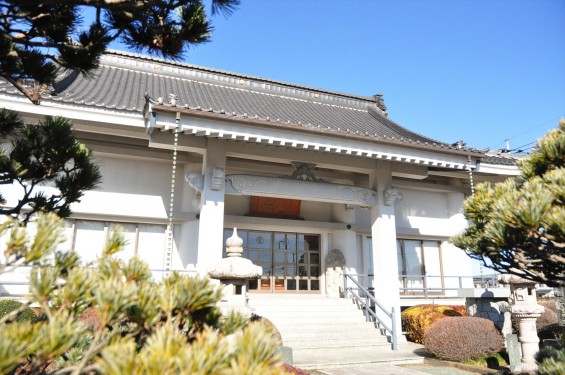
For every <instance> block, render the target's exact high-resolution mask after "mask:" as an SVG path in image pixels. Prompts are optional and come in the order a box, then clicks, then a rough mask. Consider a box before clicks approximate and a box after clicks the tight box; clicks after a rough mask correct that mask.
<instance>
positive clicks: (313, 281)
mask: <svg viewBox="0 0 565 375" xmlns="http://www.w3.org/2000/svg"><path fill="white" fill-rule="evenodd" d="M232 232H233V231H232V230H231V229H226V230H224V238H228V237H230V236H231V235H232ZM237 234H238V235H239V237H241V238H242V239H243V256H244V257H246V258H248V259H250V260H251V261H252V262H253V263H254V264H256V265H258V266H261V267H262V268H263V276H262V277H261V278H260V279H259V280H252V281H251V282H250V284H249V289H250V290H255V291H263V292H271V293H273V292H296V293H304V292H319V291H320V236H319V235H312V234H302V233H285V232H263V231H251V230H249V231H246V230H238V231H237Z"/></svg>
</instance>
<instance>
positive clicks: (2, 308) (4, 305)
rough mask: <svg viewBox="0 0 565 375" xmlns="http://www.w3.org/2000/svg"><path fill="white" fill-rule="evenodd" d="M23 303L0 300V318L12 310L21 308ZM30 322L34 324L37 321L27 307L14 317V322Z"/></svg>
mask: <svg viewBox="0 0 565 375" xmlns="http://www.w3.org/2000/svg"><path fill="white" fill-rule="evenodd" d="M22 305H23V303H21V302H19V301H16V300H13V299H4V300H0V318H2V317H4V315H7V314H9V313H11V312H12V311H14V310H17V309H19V308H21V306H22ZM26 320H27V321H30V322H35V321H37V315H35V313H34V312H33V310H32V309H31V308H29V307H26V308H25V309H24V310H23V311H22V312H20V313H18V316H17V317H16V321H18V322H23V321H26Z"/></svg>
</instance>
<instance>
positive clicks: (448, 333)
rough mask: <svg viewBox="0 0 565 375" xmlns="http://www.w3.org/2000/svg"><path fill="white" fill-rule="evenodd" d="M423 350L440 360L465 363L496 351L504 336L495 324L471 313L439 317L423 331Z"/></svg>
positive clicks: (500, 345) (501, 345)
mask: <svg viewBox="0 0 565 375" xmlns="http://www.w3.org/2000/svg"><path fill="white" fill-rule="evenodd" d="M424 346H425V347H426V350H427V351H428V352H429V353H431V354H433V355H434V356H436V357H437V358H439V359H445V360H448V361H457V362H465V361H468V360H470V359H473V358H477V357H479V356H482V355H488V354H494V353H498V352H499V351H500V350H501V349H502V347H503V346H504V339H503V338H502V335H501V334H500V332H499V331H498V330H497V329H496V326H495V325H494V323H493V322H492V321H490V320H488V319H484V318H476V317H472V316H465V317H449V318H445V319H441V320H439V321H437V322H435V323H434V324H432V326H431V327H430V328H429V329H428V330H427V331H426V333H425V334H424Z"/></svg>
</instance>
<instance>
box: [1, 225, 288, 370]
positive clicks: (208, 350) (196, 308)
mask: <svg viewBox="0 0 565 375" xmlns="http://www.w3.org/2000/svg"><path fill="white" fill-rule="evenodd" d="M10 225H12V227H10ZM63 229H64V223H63V222H62V221H61V220H60V219H58V218H57V217H56V216H54V215H49V216H45V217H42V218H41V219H40V220H39V221H38V223H37V228H36V231H35V232H36V235H35V238H33V239H28V236H27V233H26V232H27V231H26V229H25V228H21V227H18V226H17V225H16V224H15V223H14V224H10V223H4V224H0V235H4V236H3V238H8V244H7V245H6V247H5V248H6V250H5V251H4V259H6V262H5V263H2V264H0V273H2V271H3V270H5V269H7V268H10V267H17V266H19V265H22V264H23V265H31V266H33V267H32V269H31V272H30V300H31V301H32V302H34V303H36V304H37V305H39V306H40V308H41V311H42V313H43V319H41V320H38V321H36V322H33V323H32V324H29V323H28V322H25V323H22V322H18V321H8V320H4V321H2V322H0V374H9V375H11V374H39V373H41V374H55V373H58V374H68V373H76V374H79V373H80V374H261V375H271V374H272V375H275V374H281V373H282V372H283V371H282V367H281V363H280V362H279V359H278V357H277V355H276V352H277V343H276V342H275V341H274V340H273V337H272V335H273V333H272V331H270V330H267V329H266V328H265V326H264V324H261V323H259V322H255V323H252V322H249V319H247V318H245V317H243V316H242V315H239V314H228V315H226V316H224V315H222V313H221V310H220V309H219V308H218V306H217V303H218V302H219V301H220V299H221V297H222V291H221V289H219V288H217V287H216V286H215V285H214V284H213V283H212V282H210V280H209V279H207V278H202V277H189V276H181V275H180V274H178V273H176V272H171V274H170V276H167V277H165V278H163V280H162V281H160V282H156V281H154V280H153V279H152V275H151V271H150V270H149V267H148V266H147V264H146V263H145V262H143V261H141V260H140V259H138V258H135V257H134V258H131V259H130V260H129V261H127V262H124V261H122V260H119V259H117V258H116V257H114V254H115V253H116V252H117V251H119V250H120V249H121V248H122V247H123V245H124V241H123V239H122V238H121V236H119V235H118V234H112V236H110V239H109V240H108V243H107V244H106V247H105V248H104V249H103V250H102V256H101V257H99V258H98V259H97V260H96V261H94V262H92V263H90V264H88V265H84V264H81V262H80V260H79V258H78V256H77V254H76V253H74V252H56V251H55V249H56V248H57V244H58V243H60V242H61V237H60V236H61V233H62V231H63ZM3 231H10V232H11V233H9V234H8V235H6V234H5V233H2V232H3Z"/></svg>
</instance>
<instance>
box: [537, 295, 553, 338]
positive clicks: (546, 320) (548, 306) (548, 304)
mask: <svg viewBox="0 0 565 375" xmlns="http://www.w3.org/2000/svg"><path fill="white" fill-rule="evenodd" d="M539 304H540V305H542V306H543V307H544V308H545V310H544V311H543V313H542V314H541V316H540V317H539V318H538V320H537V321H536V328H537V330H538V332H539V331H540V330H541V329H543V328H544V327H546V326H548V325H551V324H555V323H557V322H558V319H557V307H556V306H555V301H554V300H549V301H543V302H540V303H539Z"/></svg>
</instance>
